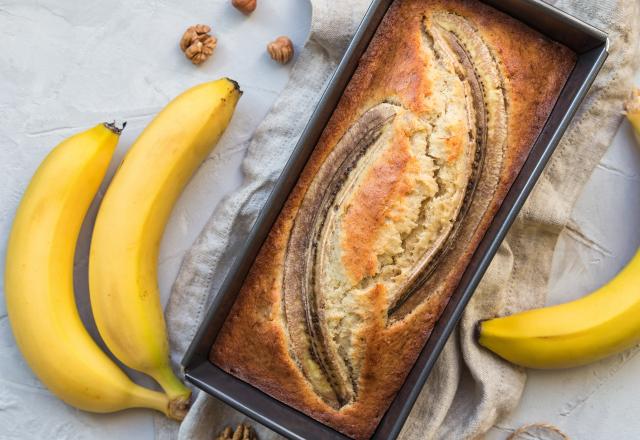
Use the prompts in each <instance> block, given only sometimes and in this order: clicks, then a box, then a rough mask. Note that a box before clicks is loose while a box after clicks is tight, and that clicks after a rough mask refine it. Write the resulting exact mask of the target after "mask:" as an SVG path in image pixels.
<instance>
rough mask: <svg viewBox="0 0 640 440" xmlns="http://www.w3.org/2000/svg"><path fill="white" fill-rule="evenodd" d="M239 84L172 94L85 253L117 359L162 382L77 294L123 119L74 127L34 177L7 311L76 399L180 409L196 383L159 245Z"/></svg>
mask: <svg viewBox="0 0 640 440" xmlns="http://www.w3.org/2000/svg"><path fill="white" fill-rule="evenodd" d="M240 95H241V92H240V90H239V87H238V85H237V84H236V83H235V82H234V81H231V80H228V79H221V80H218V81H213V82H209V83H205V84H202V85H199V86H197V87H194V88H192V89H190V90H188V91H187V92H185V93H183V94H182V95H180V96H179V97H178V98H176V99H175V100H174V101H172V102H171V103H170V104H169V105H168V106H167V107H166V108H165V109H164V110H163V111H162V112H161V113H160V114H159V115H158V116H157V117H156V118H155V119H154V120H153V121H152V122H151V124H150V125H149V126H148V127H147V128H146V129H145V130H144V132H143V133H142V135H141V136H140V138H139V139H138V140H137V141H136V143H135V144H134V145H133V146H132V147H131V149H130V151H129V153H128V154H127V155H126V157H125V159H124V162H123V164H122V165H121V167H120V169H119V170H118V171H117V173H116V176H115V177H114V180H113V182H112V185H111V187H110V188H109V190H108V191H107V194H106V196H105V200H104V202H103V206H102V207H101V208H100V211H99V214H98V220H97V224H96V228H95V232H94V237H93V240H94V241H93V243H92V247H91V255H90V288H91V302H92V309H93V312H94V315H95V318H96V322H97V324H98V329H99V331H100V334H101V336H102V337H103V339H104V341H105V342H106V344H107V345H108V347H109V349H110V350H111V351H112V352H113V354H114V355H115V356H116V357H117V358H118V359H120V360H121V361H122V362H123V363H124V364H126V365H128V366H130V367H132V368H135V369H138V370H140V371H143V372H145V373H147V374H149V375H151V376H152V377H154V378H155V379H156V380H157V381H158V382H159V383H160V385H161V386H162V387H163V388H164V390H165V393H161V392H157V391H152V390H149V389H146V388H143V387H141V386H139V385H136V384H135V383H133V382H132V381H131V380H130V379H129V378H128V377H127V376H126V375H125V373H124V372H123V371H122V370H121V369H120V368H119V367H118V366H117V365H116V364H115V363H114V362H113V361H112V360H111V359H109V357H108V356H107V355H106V354H105V353H103V352H102V351H101V349H100V348H99V347H98V346H97V345H96V343H95V342H94V341H93V339H92V338H91V336H90V335H89V334H88V333H87V331H86V329H85V328H84V326H83V324H82V321H81V320H80V317H79V315H78V311H77V308H76V304H75V299H74V291H73V260H74V252H75V247H76V241H77V238H78V234H79V231H80V227H81V225H82V221H83V219H84V216H85V214H86V212H87V210H88V209H89V206H90V204H91V201H92V199H93V197H94V195H95V193H96V192H97V190H98V188H99V186H100V182H101V181H102V179H103V178H104V175H105V173H106V170H107V167H108V165H109V161H110V159H111V156H112V154H113V152H114V150H115V147H116V144H117V141H118V136H119V134H120V131H121V130H119V129H117V128H116V127H115V126H114V125H112V124H102V125H98V126H96V127H94V128H92V129H90V130H88V131H86V132H84V133H80V134H78V135H75V136H72V137H71V138H69V139H67V140H66V141H64V142H62V143H61V144H60V145H59V146H57V147H56V148H55V149H54V150H53V151H52V152H51V153H50V154H49V156H48V157H47V158H46V159H45V161H44V162H43V163H42V164H41V165H40V167H39V169H38V171H37V172H36V174H35V175H34V177H33V179H32V181H31V183H30V184H29V187H28V188H27V191H26V193H25V195H24V197H23V199H22V202H21V203H20V206H19V208H18V212H17V214H16V218H15V220H14V224H13V227H12V230H11V235H10V239H9V246H8V249H7V262H6V271H5V277H6V279H5V291H6V292H5V293H6V301H7V309H8V315H9V319H10V321H11V326H12V329H13V333H14V336H15V338H16V342H17V344H18V347H19V348H20V351H21V352H22V354H23V355H24V357H25V359H26V361H27V363H28V364H29V366H30V367H31V368H32V370H33V372H34V373H35V374H36V375H37V376H38V378H40V380H41V381H42V382H43V383H44V384H45V385H46V386H47V387H48V388H49V389H50V390H51V392H53V393H54V394H56V395H57V396H58V397H59V398H61V399H62V400H63V401H65V402H66V403H68V404H69V405H72V406H74V407H76V408H79V409H83V410H86V411H92V412H112V411H118V410H121V409H125V408H132V407H143V408H152V409H156V410H158V411H162V412H163V413H165V414H166V415H167V416H169V417H172V418H175V419H178V420H180V419H182V418H183V417H184V415H185V413H186V410H187V409H188V402H189V397H190V391H189V389H188V388H187V387H186V386H185V385H184V384H183V383H182V382H181V381H180V380H179V379H178V378H177V377H176V376H175V375H174V373H173V371H172V370H171V367H170V364H169V351H168V343H167V335H166V330H165V324H164V319H163V316H162V308H161V304H160V299H159V294H158V288H157V281H156V263H157V254H158V245H159V242H160V239H161V235H162V232H163V229H164V225H165V223H166V220H167V217H168V216H169V213H170V212H171V208H172V206H173V203H174V202H175V200H176V198H177V197H178V195H179V194H180V192H181V191H182V189H183V188H184V186H185V184H186V183H187V181H188V180H189V178H190V176H191V175H192V174H193V173H194V172H195V170H196V169H197V168H198V166H199V165H200V164H201V163H202V161H203V160H204V159H205V158H206V156H207V155H208V154H209V152H210V151H211V149H212V148H213V146H214V145H215V143H216V141H217V140H218V138H219V137H220V135H221V134H222V133H223V132H224V130H225V128H226V126H227V125H228V123H229V121H230V119H231V116H232V114H233V111H234V109H235V106H236V103H237V101H238V98H239V97H240Z"/></svg>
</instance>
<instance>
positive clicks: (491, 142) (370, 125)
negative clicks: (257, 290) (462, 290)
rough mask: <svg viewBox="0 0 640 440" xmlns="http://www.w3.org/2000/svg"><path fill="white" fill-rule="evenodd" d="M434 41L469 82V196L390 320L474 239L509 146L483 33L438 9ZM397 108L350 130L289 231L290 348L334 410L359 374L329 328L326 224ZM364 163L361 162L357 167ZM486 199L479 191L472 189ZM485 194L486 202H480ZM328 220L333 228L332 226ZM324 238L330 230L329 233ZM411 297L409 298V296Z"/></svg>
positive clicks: (416, 267) (429, 26)
mask: <svg viewBox="0 0 640 440" xmlns="http://www.w3.org/2000/svg"><path fill="white" fill-rule="evenodd" d="M425 32H426V33H427V34H428V35H427V37H428V40H429V42H430V43H431V44H433V45H434V46H437V51H438V52H439V55H440V56H444V57H447V58H448V59H449V62H450V63H451V65H452V66H453V67H454V70H455V73H456V74H457V75H458V77H459V79H460V80H461V81H462V82H463V84H464V87H465V91H466V93H465V95H466V100H467V102H466V108H467V112H468V117H469V121H470V124H469V127H470V130H471V133H470V135H469V142H472V143H474V144H475V148H472V149H470V150H469V151H473V154H474V157H473V160H471V161H470V163H471V165H470V166H471V170H470V174H469V178H468V185H467V188H466V190H465V194H464V197H463V199H462V201H461V202H460V204H459V206H457V210H456V212H455V216H454V218H453V219H452V223H451V225H450V227H448V228H446V229H444V230H442V231H440V235H439V236H438V237H437V239H436V240H435V241H434V243H433V245H432V246H431V247H430V248H429V249H428V250H427V251H426V252H424V254H423V255H421V256H420V258H419V259H418V261H416V262H415V263H414V264H413V266H412V269H411V271H410V274H409V276H408V277H407V278H406V280H405V282H404V285H403V286H402V288H401V289H399V290H398V291H396V292H394V293H393V294H392V295H391V299H390V304H389V317H390V321H389V324H388V325H392V324H393V322H394V320H395V319H401V318H402V317H403V316H405V315H406V314H407V313H410V312H411V310H412V309H413V307H414V306H415V305H416V304H417V303H419V302H421V301H423V300H425V299H426V298H427V297H428V296H429V293H430V291H432V288H433V283H432V282H431V281H432V280H431V276H432V275H433V274H434V272H435V270H436V268H437V267H438V266H439V264H440V263H441V262H442V261H444V260H446V259H447V258H448V257H449V254H450V253H451V252H450V251H452V249H453V250H454V251H455V243H456V242H457V240H458V239H461V241H465V240H467V239H469V238H470V237H471V236H472V235H473V234H474V233H475V230H476V227H477V225H478V224H479V222H480V221H481V220H482V218H483V216H484V214H485V212H486V209H487V206H488V205H489V203H490V201H491V198H492V195H493V193H494V192H495V189H496V187H497V185H498V182H499V176H500V172H501V168H502V162H503V157H504V149H505V146H506V134H507V128H506V127H507V119H506V118H507V115H506V101H505V98H504V94H503V80H502V77H501V75H500V72H499V69H498V66H497V63H496V61H495V59H494V58H493V56H492V55H491V53H490V51H489V49H488V47H487V46H486V45H485V44H484V42H483V41H482V38H481V36H480V35H479V33H478V32H477V31H476V30H475V29H474V28H473V26H472V25H471V24H470V23H469V22H468V21H467V20H465V19H464V18H462V17H460V16H457V15H454V14H450V13H436V14H434V15H433V17H432V18H431V23H426V20H425ZM398 109H399V107H397V106H394V105H391V104H380V105H378V106H376V107H374V108H372V109H371V110H369V111H368V112H366V113H365V114H363V115H362V117H361V118H360V119H359V120H358V121H357V122H356V123H355V124H354V125H353V126H352V127H351V128H350V129H349V130H348V132H347V133H346V134H345V136H344V137H343V138H342V139H341V141H340V142H339V143H338V145H337V146H336V147H335V148H334V150H333V151H332V153H331V154H330V155H329V157H328V158H327V160H326V161H325V162H324V164H323V166H322V167H321V169H320V170H319V172H318V174H317V175H316V176H315V178H314V180H313V182H312V183H311V185H310V186H309V188H308V190H307V193H306V194H305V197H304V199H303V202H302V205H301V207H300V210H299V212H298V214H297V217H296V219H295V222H294V226H293V229H292V232H291V236H290V240H289V244H288V248H287V253H286V260H285V269H284V279H283V285H284V304H283V307H284V310H285V319H286V321H287V327H288V329H289V339H290V344H291V353H292V356H293V357H294V359H296V360H297V361H298V364H299V365H300V367H301V369H302V371H303V373H304V374H305V376H306V377H307V379H308V380H309V382H310V383H311V385H312V387H313V388H314V390H315V391H316V392H317V393H318V395H319V396H320V397H321V398H323V399H324V400H325V401H326V402H327V403H329V404H330V405H332V406H333V407H335V408H339V407H341V406H343V405H345V404H347V403H348V402H350V401H352V400H353V399H355V397H356V393H357V381H358V378H357V377H356V375H355V374H354V372H353V369H352V366H351V360H350V359H348V358H345V356H344V353H343V355H341V354H340V353H339V352H338V348H337V347H336V343H335V341H334V340H333V339H332V338H331V336H330V335H329V334H328V330H327V328H326V317H325V316H324V303H323V301H324V299H323V296H322V292H321V289H320V286H319V284H318V280H317V276H316V270H317V267H318V266H319V265H320V266H322V263H321V261H320V262H319V261H318V260H322V258H324V257H326V255H324V253H323V252H324V246H326V243H325V244H324V245H323V240H322V238H323V234H322V230H323V228H327V227H331V225H332V224H334V223H335V222H336V220H335V219H334V215H335V213H334V211H333V210H332V209H331V207H332V206H334V205H335V203H336V202H339V200H336V197H338V195H339V193H341V194H345V193H349V191H350V190H352V188H351V187H350V186H353V185H355V182H356V181H357V174H358V173H359V172H361V170H362V169H363V168H365V167H363V166H361V165H362V164H360V163H359V161H360V160H363V158H365V157H367V156H370V154H367V150H368V149H369V148H371V147H372V146H373V145H375V143H376V140H377V139H378V137H379V136H380V134H381V132H382V129H383V127H384V125H385V124H387V123H389V122H390V121H391V120H392V119H393V118H394V117H395V115H396V112H397V110H398ZM356 165H358V166H356ZM477 193H479V194H481V195H482V197H481V198H479V197H474V194H477ZM479 199H481V200H479ZM327 225H329V226H327ZM324 237H325V239H326V237H327V234H324ZM409 299H411V301H409Z"/></svg>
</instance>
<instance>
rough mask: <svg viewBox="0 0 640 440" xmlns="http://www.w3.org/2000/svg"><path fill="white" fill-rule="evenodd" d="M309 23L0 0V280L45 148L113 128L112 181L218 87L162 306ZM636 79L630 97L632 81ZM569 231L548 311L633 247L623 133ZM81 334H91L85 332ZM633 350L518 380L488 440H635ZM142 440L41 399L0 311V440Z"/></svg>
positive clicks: (633, 179) (218, 8)
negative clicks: (175, 105) (124, 162)
mask: <svg viewBox="0 0 640 440" xmlns="http://www.w3.org/2000/svg"><path fill="white" fill-rule="evenodd" d="M310 14H311V11H310V7H309V4H308V2H307V1H300V0H262V1H261V2H260V6H259V8H258V9H257V11H256V12H255V13H254V14H253V15H251V16H250V17H248V18H247V17H244V16H243V15H241V14H239V13H238V12H237V11H235V10H234V9H233V8H231V7H230V6H229V5H228V3H227V2H226V1H223V0H216V1H214V0H210V1H203V0H188V1H180V2H178V1H169V0H101V1H96V0H63V1H57V2H54V1H53V0H41V1H38V0H0V249H1V250H2V251H1V252H0V255H1V257H0V259H1V260H2V261H0V267H1V268H4V261H3V259H4V249H5V247H6V240H7V235H8V233H9V229H10V226H11V221H12V218H13V215H14V213H15V209H16V207H17V204H18V202H19V200H20V197H21V195H22V192H23V191H24V188H25V187H26V185H27V184H28V182H29V179H30V177H31V175H32V174H33V172H34V171H35V169H36V168H37V166H38V164H39V163H40V161H41V160H42V159H43V157H44V156H45V155H46V153H47V152H48V151H49V150H50V149H51V148H52V147H53V146H54V145H55V144H57V143H58V142H59V141H61V140H62V139H63V138H65V137H67V136H69V135H70V134H72V133H74V132H77V131H80V130H83V129H86V128H89V127H90V126H92V125H94V124H95V123H97V122H100V121H105V120H112V119H118V120H127V121H128V122H129V125H128V126H127V129H126V131H125V133H124V135H123V136H122V140H121V143H120V146H119V148H118V152H117V154H116V159H115V160H114V164H113V165H112V169H111V172H113V169H114V167H115V163H117V162H118V161H119V159H120V158H121V157H122V155H123V154H124V152H125V151H126V150H127V148H128V147H129V146H130V145H131V143H132V141H133V140H134V139H135V137H136V136H137V135H138V134H139V133H140V132H141V130H142V129H143V128H144V126H145V125H146V124H147V123H148V122H149V121H150V120H151V118H152V117H153V115H154V114H155V113H156V112H157V111H158V110H159V109H160V108H161V107H162V106H163V105H164V104H166V102H167V101H168V100H169V99H170V98H171V97H173V96H175V95H177V94H178V93H180V92H181V91H182V90H184V89H185V88H187V87H189V86H191V85H194V84H197V83H199V82H203V81H206V80H209V79H214V78H217V77H220V76H230V77H232V78H234V79H236V80H238V81H239V82H240V84H241V85H242V88H243V90H244V91H245V94H244V96H243V98H242V99H241V101H240V104H239V106H238V109H237V112H236V115H235V117H234V119H233V121H232V123H231V126H230V127H229V129H228V130H227V133H226V134H225V136H227V137H229V138H230V139H231V142H228V143H227V145H232V146H231V147H229V148H225V149H224V150H223V149H219V150H216V151H215V152H214V153H213V154H215V155H218V156H219V157H221V158H223V159H224V160H223V161H220V162H219V165H217V166H213V162H212V161H208V162H205V164H204V166H203V167H202V168H201V169H200V171H199V172H198V174H197V175H196V177H195V178H194V179H193V181H192V182H191V183H190V184H189V186H188V187H187V189H186V191H185V192H184V194H183V195H182V197H181V198H180V200H179V202H178V204H177V206H176V208H175V210H174V212H173V214H172V216H171V220H170V221H169V224H168V226H167V231H166V234H165V237H164V239H163V242H162V246H161V252H160V270H159V274H160V289H161V292H162V295H163V300H164V301H166V299H167V297H168V294H169V290H170V287H171V284H172V282H173V280H174V278H175V276H176V274H177V271H178V268H179V265H180V262H181V260H182V257H183V255H184V253H185V251H186V250H187V249H188V247H189V246H190V244H191V243H192V242H193V240H194V239H195V237H196V235H197V234H198V232H199V231H200V229H201V228H202V226H204V224H205V222H206V220H207V218H208V217H209V215H210V214H211V212H212V211H213V209H214V208H215V206H216V204H217V203H218V202H219V201H220V200H221V199H222V198H223V197H224V196H225V195H227V194H229V193H231V192H232V191H233V190H234V189H236V188H237V187H238V186H239V185H240V183H241V182H242V174H241V172H240V163H241V160H242V157H243V154H244V150H245V147H246V140H248V139H249V138H250V137H251V134H252V132H253V130H254V129H255V127H256V126H257V124H258V123H259V122H260V120H261V119H262V118H263V117H264V115H265V114H266V113H267V111H268V110H269V107H270V106H271V104H272V103H273V101H274V100H275V98H276V96H277V95H278V93H279V92H280V91H281V90H282V88H283V87H284V86H285V84H286V81H287V78H288V73H289V69H290V65H289V66H285V67H282V66H280V65H277V64H275V63H273V62H271V60H270V59H269V58H268V56H267V55H266V54H265V50H264V47H265V45H266V43H267V42H268V41H270V40H271V39H273V38H274V37H276V36H278V35H281V34H285V35H289V36H290V37H291V38H292V40H293V41H294V43H295V44H296V47H298V48H300V47H301V46H302V44H303V43H304V41H305V38H306V35H307V33H308V29H309V23H310ZM195 23H207V24H210V25H211V26H212V27H213V33H214V35H215V36H216V37H218V39H219V43H218V48H217V49H216V52H215V54H214V55H213V57H212V58H211V59H210V60H209V61H207V62H206V63H205V64H204V65H202V66H201V67H198V68H196V67H194V66H192V65H191V64H190V63H189V62H188V61H187V60H186V59H185V58H184V57H183V56H182V54H181V53H180V51H179V49H178V46H177V45H178V40H179V38H180V35H181V33H182V31H183V30H184V29H185V28H186V27H187V26H189V25H192V24H195ZM637 80H638V83H639V84H640V75H638V77H637ZM93 215H95V209H94V210H93V212H92V214H91V216H90V217H92V216H93ZM573 223H574V226H575V228H572V230H574V231H578V232H566V233H563V235H562V237H561V240H560V243H559V245H558V248H557V251H556V255H555V257H554V262H553V275H552V279H551V283H550V296H549V302H550V303H557V302H560V301H564V300H568V299H573V298H577V297H579V296H581V295H583V294H585V293H586V292H588V291H590V290H592V289H594V288H596V287H598V286H599V285H600V284H602V283H603V282H604V281H606V280H607V279H608V278H610V277H611V276H613V275H614V274H615V273H616V272H617V271H618V270H619V269H620V268H621V267H622V266H623V265H624V264H625V263H626V261H627V260H628V259H629V258H630V257H631V256H632V255H633V253H634V252H635V250H636V248H637V247H638V245H639V244H640V228H638V225H639V224H640V149H638V148H636V147H635V144H634V142H633V140H632V136H631V130H630V128H629V126H628V124H627V123H624V124H623V125H622V126H621V128H620V130H619V132H618V135H617V137H616V139H615V140H614V142H613V144H612V146H611V149H610V150H609V152H608V153H607V155H606V156H605V158H604V159H603V160H602V162H601V164H600V165H599V166H598V168H597V169H596V172H595V173H594V175H593V177H592V178H591V180H590V182H589V184H588V185H587V186H586V188H585V189H584V192H583V195H582V197H581V199H580V201H579V202H578V204H577V206H576V209H575V211H574V214H573ZM89 224H90V222H89ZM88 237H89V229H88V228H87V227H85V229H84V230H83V232H82V238H81V241H80V243H79V247H78V256H77V267H76V275H77V276H76V282H77V290H78V292H77V295H78V302H79V304H80V308H81V311H82V312H83V314H84V315H85V317H86V316H87V314H86V311H87V299H86V295H87V291H86V274H85V272H86V256H87V250H88ZM0 271H2V269H0ZM0 282H1V281H0ZM2 291H3V289H2ZM87 324H88V326H89V327H92V326H93V324H92V322H90V320H89V319H88V320H87ZM636 353H637V350H632V351H631V352H629V353H625V354H624V355H621V356H618V357H614V358H612V359H608V360H605V361H603V362H600V363H597V364H595V365H592V366H589V367H585V368H580V369H573V370H567V371H561V372H558V371H555V372H530V375H529V381H528V383H527V387H526V390H525V394H524V396H523V401H522V404H521V405H520V407H519V408H518V409H517V410H516V411H515V413H514V414H513V415H512V416H511V417H510V418H509V419H508V420H505V421H503V422H502V423H501V424H500V425H499V426H497V427H496V428H495V429H494V430H493V431H492V432H491V433H490V435H489V438H490V439H503V438H505V437H506V436H507V432H508V431H511V430H513V428H515V427H518V426H520V425H522V424H525V423H531V422H539V421H541V422H551V423H554V424H556V425H558V426H560V427H561V428H563V429H564V430H565V431H566V432H567V433H568V434H569V435H571V436H572V437H573V438H579V439H601V438H613V437H614V435H615V438H617V439H634V438H639V437H640V420H639V419H638V418H637V417H636V415H637V414H638V411H639V410H640V401H638V400H637V398H636V394H635V390H636V388H637V387H638V386H639V385H640V357H639V358H636V357H635V354H636ZM61 362H64V360H63V359H61ZM136 377H138V376H136ZM142 380H144V379H142ZM152 436H153V427H152V418H151V415H150V413H148V412H146V411H138V410H134V411H127V412H123V413H120V414H112V415H92V414H87V413H83V412H80V411H76V410H74V409H72V408H69V407H67V406H65V405H64V404H62V403H61V402H60V401H58V400H57V399H56V398H54V397H53V396H51V395H50V394H49V393H48V391H46V390H45V389H43V388H42V386H41V385H40V384H39V383H38V381H37V380H36V379H35V378H34V377H33V375H32V374H31V372H30V371H29V369H28V367H27V366H26V364H25V363H24V361H23V360H22V358H21V356H20V354H19V352H18V351H17V349H16V348H15V343H14V341H13V337H12V335H11V330H10V327H9V322H8V320H7V319H6V309H5V305H4V301H1V300H0V440H4V439H40V438H42V439H85V438H86V439H114V438H118V439H139V440H145V439H151V438H152Z"/></svg>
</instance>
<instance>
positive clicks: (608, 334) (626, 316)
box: [478, 91, 640, 369]
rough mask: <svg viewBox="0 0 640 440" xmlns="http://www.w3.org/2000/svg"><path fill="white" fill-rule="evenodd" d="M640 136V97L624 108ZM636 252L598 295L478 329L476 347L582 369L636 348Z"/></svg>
mask: <svg viewBox="0 0 640 440" xmlns="http://www.w3.org/2000/svg"><path fill="white" fill-rule="evenodd" d="M627 117H628V119H629V121H630V122H631V124H632V125H633V127H634V131H635V134H636V136H638V134H639V133H640V92H639V91H635V92H634V95H633V98H632V100H631V101H630V102H629V103H628V104H627ZM639 316H640V251H639V252H638V253H637V254H636V255H635V256H634V257H633V258H632V259H631V261H630V262H629V264H628V265H627V266H626V267H625V268H624V269H623V270H622V271H621V272H620V273H619V274H618V275H617V276H616V277H615V278H613V279H612V280H611V281H609V282H608V283H607V284H605V285H604V286H603V287H601V288H600V289H598V290H596V291H595V292H593V293H591V294H590V295H587V296H585V297H583V298H580V299H578V300H576V301H573V302H569V303H566V304H560V305H557V306H552V307H546V308H541V309H536V310H529V311H526V312H522V313H518V314H515V315H512V316H507V317H504V318H497V319H492V320H489V321H484V322H481V323H479V324H478V341H479V342H480V344H481V345H483V346H485V347H486V348H488V349H490V350H491V351H493V352H494V353H496V354H498V355H499V356H501V357H503V358H504V359H506V360H508V361H510V362H513V363H515V364H518V365H522V366H525V367H530V368H541V369H550V368H568V367H575V366H580V365H585V364H588V363H591V362H594V361H597V360H599V359H603V358H605V357H607V356H611V355H613V354H616V353H619V352H621V351H623V350H626V349H628V348H631V347H633V346H635V345H637V344H638V343H639V342H640V320H639V319H638V317H639Z"/></svg>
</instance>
